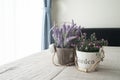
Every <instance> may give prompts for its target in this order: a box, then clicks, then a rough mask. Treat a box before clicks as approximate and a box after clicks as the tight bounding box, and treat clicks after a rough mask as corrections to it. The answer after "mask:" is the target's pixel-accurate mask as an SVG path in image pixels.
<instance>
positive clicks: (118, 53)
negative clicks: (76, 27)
mask: <svg viewBox="0 0 120 80" xmlns="http://www.w3.org/2000/svg"><path fill="white" fill-rule="evenodd" d="M104 51H105V59H104V61H103V62H101V63H100V65H99V69H98V71H95V72H91V73H85V72H80V71H78V70H77V69H76V68H75V66H70V67H65V66H60V67H57V66H54V65H53V64H52V60H51V59H52V55H53V54H51V53H50V51H49V50H45V51H42V52H40V53H36V54H33V55H31V56H28V57H25V58H23V59H20V60H17V61H15V62H13V63H10V64H6V65H3V66H1V67H0V80H120V62H119V61H120V47H104Z"/></svg>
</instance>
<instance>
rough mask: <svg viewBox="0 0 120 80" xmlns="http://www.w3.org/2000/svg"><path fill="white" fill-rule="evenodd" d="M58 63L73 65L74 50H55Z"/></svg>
mask: <svg viewBox="0 0 120 80" xmlns="http://www.w3.org/2000/svg"><path fill="white" fill-rule="evenodd" d="M56 51H57V57H58V62H59V64H61V65H73V64H75V63H74V54H75V49H74V48H56Z"/></svg>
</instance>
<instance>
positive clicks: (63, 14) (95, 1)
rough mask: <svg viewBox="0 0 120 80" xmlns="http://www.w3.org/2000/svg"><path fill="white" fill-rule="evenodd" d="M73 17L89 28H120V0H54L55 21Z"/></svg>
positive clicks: (53, 16) (59, 21)
mask: <svg viewBox="0 0 120 80" xmlns="http://www.w3.org/2000/svg"><path fill="white" fill-rule="evenodd" d="M72 19H74V20H75V22H77V23H78V24H80V25H82V26H85V27H87V28H96V27H97V28H98V27H99V28H102V27H106V28H110V27H114V28H120V0H53V3H52V20H53V22H56V23H58V24H60V23H62V22H64V21H69V22H70V21H71V20H72Z"/></svg>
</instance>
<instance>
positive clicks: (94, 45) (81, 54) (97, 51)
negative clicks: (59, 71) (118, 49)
mask: <svg viewBox="0 0 120 80" xmlns="http://www.w3.org/2000/svg"><path fill="white" fill-rule="evenodd" d="M107 45H108V41H107V40H104V39H101V40H98V39H97V38H96V35H95V33H93V34H91V35H90V37H89V38H87V35H86V33H83V34H82V36H81V37H80V38H79V43H78V45H77V51H76V66H77V68H78V69H79V70H80V71H85V72H89V71H94V70H95V69H96V66H97V65H98V63H99V62H100V61H101V60H102V59H103V57H104V54H103V50H102V46H107Z"/></svg>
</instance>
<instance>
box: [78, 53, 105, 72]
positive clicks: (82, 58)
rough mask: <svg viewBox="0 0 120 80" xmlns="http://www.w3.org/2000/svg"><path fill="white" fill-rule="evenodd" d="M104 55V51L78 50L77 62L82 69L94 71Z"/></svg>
mask: <svg viewBox="0 0 120 80" xmlns="http://www.w3.org/2000/svg"><path fill="white" fill-rule="evenodd" d="M103 57H104V54H103V52H82V51H76V64H77V67H78V69H79V70H80V71H84V72H90V71H94V70H95V69H96V67H97V65H98V64H99V62H100V61H101V60H102V58H103Z"/></svg>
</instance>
